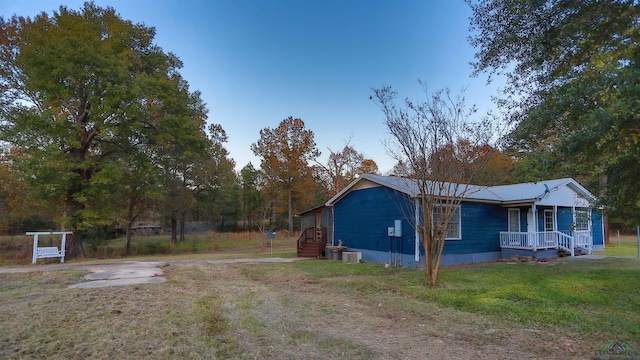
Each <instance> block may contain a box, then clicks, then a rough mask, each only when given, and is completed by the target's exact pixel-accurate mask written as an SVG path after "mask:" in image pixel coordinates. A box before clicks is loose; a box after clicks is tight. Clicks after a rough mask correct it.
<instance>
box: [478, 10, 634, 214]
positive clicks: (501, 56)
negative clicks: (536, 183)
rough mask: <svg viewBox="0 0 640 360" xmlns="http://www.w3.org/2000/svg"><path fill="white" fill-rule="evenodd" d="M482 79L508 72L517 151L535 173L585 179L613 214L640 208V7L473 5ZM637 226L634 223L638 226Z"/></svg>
mask: <svg viewBox="0 0 640 360" xmlns="http://www.w3.org/2000/svg"><path fill="white" fill-rule="evenodd" d="M468 3H469V4H470V5H471V8H472V10H473V17H472V18H471V30H472V31H473V35H472V36H471V38H470V40H471V44H472V45H474V46H475V47H476V48H477V53H476V62H475V63H474V73H475V74H479V73H482V72H487V73H489V74H490V76H493V75H495V74H505V75H506V78H507V81H508V86H507V87H506V88H505V91H504V93H503V98H502V99H501V100H500V102H499V105H501V106H502V107H503V108H504V109H505V110H506V111H507V113H508V115H509V119H510V120H511V121H512V122H513V124H514V125H516V128H515V130H514V131H513V133H512V134H511V136H510V139H511V145H512V147H513V148H514V149H516V151H519V152H520V153H521V154H523V155H524V156H525V157H526V161H525V162H524V163H523V165H526V166H527V168H528V169H532V168H537V169H538V170H535V171H534V173H547V174H549V173H551V174H554V175H563V176H573V177H583V178H585V179H587V180H588V182H589V183H591V184H590V185H592V186H590V187H592V189H593V188H598V187H599V188H600V194H601V197H603V198H604V200H605V201H606V203H607V206H608V210H609V211H610V212H611V211H613V212H614V213H615V212H618V213H620V214H626V215H632V216H631V218H633V220H634V221H635V222H636V223H637V222H638V221H640V212H639V213H636V214H630V213H629V210H630V209H637V208H638V205H639V204H640V188H638V187H637V186H633V185H630V183H631V182H630V181H629V179H633V178H637V177H639V176H640V167H638V166H637V163H638V158H639V157H640V146H639V145H640V136H639V135H638V134H640V115H639V114H640V103H638V101H637V99H638V97H639V96H640V86H639V85H640V80H639V79H640V64H639V60H640V56H638V54H639V53H640V26H639V21H640V3H639V2H638V1H634V0H609V1H597V0H580V1H550V0H549V1H518V0H481V1H470V0H468ZM630 220H631V219H630Z"/></svg>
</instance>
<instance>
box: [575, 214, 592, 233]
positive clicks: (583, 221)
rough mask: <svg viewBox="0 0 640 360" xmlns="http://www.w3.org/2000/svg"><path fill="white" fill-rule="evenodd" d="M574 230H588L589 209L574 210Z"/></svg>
mask: <svg viewBox="0 0 640 360" xmlns="http://www.w3.org/2000/svg"><path fill="white" fill-rule="evenodd" d="M575 230H576V231H585V230H589V209H576V223H575Z"/></svg>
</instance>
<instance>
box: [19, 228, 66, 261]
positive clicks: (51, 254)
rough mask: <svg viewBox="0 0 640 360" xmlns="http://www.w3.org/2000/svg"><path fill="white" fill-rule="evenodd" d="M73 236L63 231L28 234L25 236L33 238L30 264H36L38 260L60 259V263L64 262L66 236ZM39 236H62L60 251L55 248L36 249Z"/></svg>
mask: <svg viewBox="0 0 640 360" xmlns="http://www.w3.org/2000/svg"><path fill="white" fill-rule="evenodd" d="M70 234H73V233H72V232H65V231H59V232H57V231H56V232H54V231H46V232H44V231H43V232H28V233H27V235H32V236H33V257H32V258H31V263H32V264H34V265H35V264H36V261H37V260H38V259H43V258H56V257H59V258H60V262H61V263H63V262H64V249H65V245H66V242H67V235H70ZM39 235H62V241H61V242H60V249H58V247H57V246H46V247H38V236H39Z"/></svg>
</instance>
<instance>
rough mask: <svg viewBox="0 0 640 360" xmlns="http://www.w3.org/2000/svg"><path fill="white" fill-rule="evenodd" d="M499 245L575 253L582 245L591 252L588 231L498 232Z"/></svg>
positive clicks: (511, 247)
mask: <svg viewBox="0 0 640 360" xmlns="http://www.w3.org/2000/svg"><path fill="white" fill-rule="evenodd" d="M500 247H502V248H507V249H525V250H534V251H535V250H542V249H562V250H565V251H568V252H569V253H571V256H574V255H575V248H576V247H582V248H584V249H586V250H587V251H588V253H589V254H591V253H592V249H593V246H592V244H591V235H590V233H589V231H567V232H562V231H543V232H505V231H502V232H500Z"/></svg>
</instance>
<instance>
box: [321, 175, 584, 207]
mask: <svg viewBox="0 0 640 360" xmlns="http://www.w3.org/2000/svg"><path fill="white" fill-rule="evenodd" d="M416 181H417V180H415V179H410V178H403V177H396V176H381V175H371V174H364V175H361V176H360V177H358V178H357V179H356V180H354V181H353V182H351V184H349V185H347V187H345V188H344V189H343V190H342V191H341V192H339V193H338V194H337V195H335V196H334V197H332V198H331V199H329V201H327V203H326V205H327V206H332V205H333V204H334V203H336V202H337V201H339V200H340V199H341V198H342V197H344V196H345V195H346V194H347V193H349V192H350V191H352V190H357V189H358V185H359V184H363V183H366V182H369V183H373V184H377V185H380V186H386V187H388V188H391V189H394V190H396V191H399V192H402V193H405V194H407V195H409V196H410V197H417V196H418V195H419V194H420V187H419V186H418V183H417V182H416ZM452 185H454V186H451V187H447V188H449V189H457V192H458V193H459V194H461V193H464V195H463V196H464V198H465V199H467V200H469V201H477V202H491V203H499V204H502V205H509V204H535V203H538V202H540V201H541V200H542V199H543V198H545V197H546V196H547V195H548V194H551V193H552V192H554V191H557V190H558V189H561V188H563V187H565V186H566V187H568V188H570V189H571V190H572V191H573V192H574V193H575V194H576V195H577V196H579V197H581V198H583V199H585V200H586V201H590V202H592V201H594V200H595V199H596V198H595V196H593V195H592V194H591V193H590V192H589V191H588V190H587V189H585V188H584V187H582V186H581V185H580V184H578V182H576V181H575V180H573V179H571V178H563V179H552V180H543V181H537V182H528V183H520V184H512V185H499V186H477V185H462V187H461V186H457V185H456V184H452ZM439 195H440V196H453V195H454V194H451V193H449V194H443V193H441V194H439ZM558 205H565V204H558Z"/></svg>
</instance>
